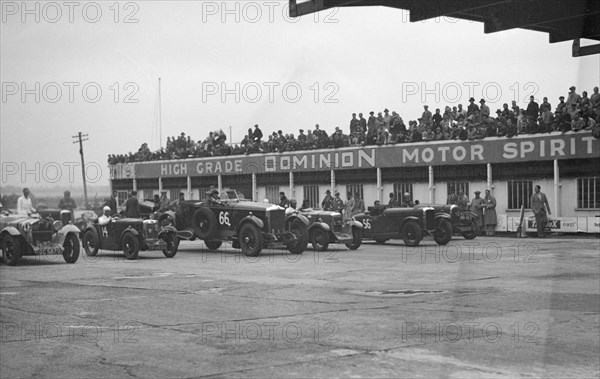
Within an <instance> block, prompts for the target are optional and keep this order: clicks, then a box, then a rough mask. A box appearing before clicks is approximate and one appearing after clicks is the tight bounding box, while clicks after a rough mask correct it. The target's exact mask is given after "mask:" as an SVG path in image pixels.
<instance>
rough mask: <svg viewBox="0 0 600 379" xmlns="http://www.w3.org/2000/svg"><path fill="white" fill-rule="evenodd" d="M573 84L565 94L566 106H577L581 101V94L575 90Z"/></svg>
mask: <svg viewBox="0 0 600 379" xmlns="http://www.w3.org/2000/svg"><path fill="white" fill-rule="evenodd" d="M575 89H576V88H575V86H571V87H569V94H568V95H567V106H568V107H572V106H577V105H578V104H579V102H580V101H581V95H579V94H578V93H577V92H575Z"/></svg>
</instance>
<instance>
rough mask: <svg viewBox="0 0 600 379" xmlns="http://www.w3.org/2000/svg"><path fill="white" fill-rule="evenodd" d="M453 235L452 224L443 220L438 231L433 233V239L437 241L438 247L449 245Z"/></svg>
mask: <svg viewBox="0 0 600 379" xmlns="http://www.w3.org/2000/svg"><path fill="white" fill-rule="evenodd" d="M452 233H453V230H452V223H451V222H450V221H448V220H446V219H442V220H441V221H440V223H439V224H438V227H437V229H436V230H435V231H434V232H433V239H435V242H437V244H438V245H447V244H448V242H450V240H451V239H452Z"/></svg>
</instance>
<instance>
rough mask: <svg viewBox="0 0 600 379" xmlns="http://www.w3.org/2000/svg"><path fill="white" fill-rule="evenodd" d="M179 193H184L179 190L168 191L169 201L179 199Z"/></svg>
mask: <svg viewBox="0 0 600 379" xmlns="http://www.w3.org/2000/svg"><path fill="white" fill-rule="evenodd" d="M179 192H183V193H185V191H183V190H180V189H170V190H169V200H171V201H174V200H177V199H179Z"/></svg>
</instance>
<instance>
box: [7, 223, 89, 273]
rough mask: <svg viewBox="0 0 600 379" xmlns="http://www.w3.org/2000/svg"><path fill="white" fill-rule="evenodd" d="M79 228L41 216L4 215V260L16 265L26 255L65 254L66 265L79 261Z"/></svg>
mask: <svg viewBox="0 0 600 379" xmlns="http://www.w3.org/2000/svg"><path fill="white" fill-rule="evenodd" d="M78 236H79V229H78V228H77V227H76V226H75V225H72V224H67V225H63V224H62V222H61V221H60V220H56V221H54V220H52V219H49V218H42V217H40V216H39V215H36V214H33V215H21V214H12V213H10V211H2V213H0V246H1V247H2V259H3V260H4V262H6V264H8V265H10V266H14V265H16V264H17V262H19V260H20V259H21V257H22V256H24V255H53V254H62V256H63V258H64V259H65V262H67V263H75V262H77V259H78V258H79V249H80V246H79V237H78Z"/></svg>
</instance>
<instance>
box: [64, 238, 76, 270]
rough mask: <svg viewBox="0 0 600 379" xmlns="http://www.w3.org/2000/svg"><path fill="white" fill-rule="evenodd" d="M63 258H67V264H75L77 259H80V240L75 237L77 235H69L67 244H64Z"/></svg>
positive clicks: (66, 240)
mask: <svg viewBox="0 0 600 379" xmlns="http://www.w3.org/2000/svg"><path fill="white" fill-rule="evenodd" d="M63 248H64V249H65V250H63V258H65V262H67V263H75V262H77V259H79V250H80V246H79V238H77V236H76V235H75V233H69V234H67V238H66V239H65V243H64V244H63Z"/></svg>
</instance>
